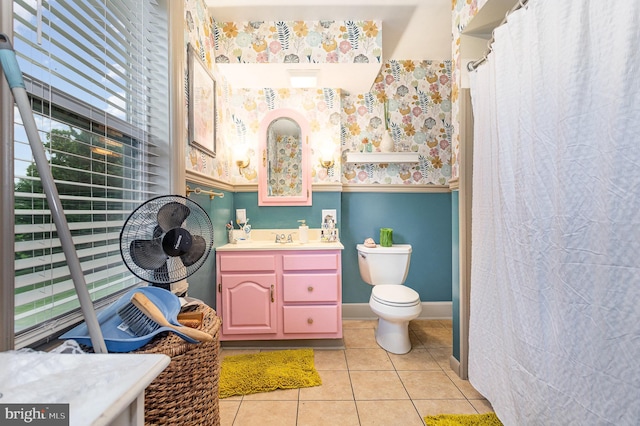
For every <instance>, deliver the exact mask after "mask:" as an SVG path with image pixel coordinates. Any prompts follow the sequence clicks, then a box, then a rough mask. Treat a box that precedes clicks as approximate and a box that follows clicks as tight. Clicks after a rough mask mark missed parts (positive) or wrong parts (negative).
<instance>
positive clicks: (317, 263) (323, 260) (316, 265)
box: [282, 253, 340, 271]
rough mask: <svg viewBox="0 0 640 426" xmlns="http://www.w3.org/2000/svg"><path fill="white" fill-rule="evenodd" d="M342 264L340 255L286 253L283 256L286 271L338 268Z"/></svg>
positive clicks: (283, 265)
mask: <svg viewBox="0 0 640 426" xmlns="http://www.w3.org/2000/svg"><path fill="white" fill-rule="evenodd" d="M339 266H340V255H339V254H337V253H327V254H317V253H314V254H285V255H283V256H282V267H283V268H284V270H285V271H309V270H334V271H335V270H337V269H338V267H339Z"/></svg>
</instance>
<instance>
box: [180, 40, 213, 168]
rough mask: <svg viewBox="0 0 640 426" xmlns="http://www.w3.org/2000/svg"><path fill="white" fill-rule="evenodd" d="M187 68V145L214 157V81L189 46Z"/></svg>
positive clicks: (198, 56)
mask: <svg viewBox="0 0 640 426" xmlns="http://www.w3.org/2000/svg"><path fill="white" fill-rule="evenodd" d="M187 56H188V63H189V64H188V67H189V71H188V73H189V143H190V144H192V145H194V146H195V147H196V148H198V149H200V150H202V151H204V152H206V153H207V154H209V155H211V156H213V157H215V156H216V80H215V79H214V78H213V75H211V73H210V72H209V70H208V69H207V67H206V66H205V64H204V62H203V61H202V59H200V55H198V53H197V52H196V50H195V49H194V48H193V46H192V45H191V44H189V45H188V46H187Z"/></svg>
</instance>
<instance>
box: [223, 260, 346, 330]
mask: <svg viewBox="0 0 640 426" xmlns="http://www.w3.org/2000/svg"><path fill="white" fill-rule="evenodd" d="M216 270H217V271H216V272H217V275H216V276H217V287H218V289H217V290H218V295H217V298H216V299H217V302H216V308H217V312H218V315H220V317H221V318H222V330H221V335H220V339H221V340H223V341H225V340H285V339H339V338H342V274H341V251H340V250H297V249H291V250H246V251H243V250H234V251H218V252H217V253H216Z"/></svg>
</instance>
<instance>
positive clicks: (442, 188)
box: [342, 184, 450, 193]
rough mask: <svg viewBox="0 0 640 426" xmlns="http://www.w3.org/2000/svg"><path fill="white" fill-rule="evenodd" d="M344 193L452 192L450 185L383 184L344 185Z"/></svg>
mask: <svg viewBox="0 0 640 426" xmlns="http://www.w3.org/2000/svg"><path fill="white" fill-rule="evenodd" d="M342 192H408V193H437V192H450V190H449V186H448V185H403V184H392V185H381V184H363V185H354V184H343V185H342Z"/></svg>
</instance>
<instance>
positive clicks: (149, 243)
mask: <svg viewBox="0 0 640 426" xmlns="http://www.w3.org/2000/svg"><path fill="white" fill-rule="evenodd" d="M212 245H213V225H212V224H211V219H209V216H208V215H207V213H206V212H205V211H204V209H203V208H202V207H200V205H199V204H198V203H196V202H195V201H192V200H191V199H189V198H186V197H183V196H180V195H161V196H159V197H156V198H152V199H150V200H148V201H146V202H145V203H143V204H142V205H140V206H139V207H138V208H137V209H135V210H134V211H133V212H132V213H131V214H130V215H129V217H128V218H127V220H126V221H125V223H124V226H123V228H122V231H121V232H120V253H121V254H122V259H123V260H124V264H125V265H127V268H129V270H130V271H131V272H132V273H133V274H134V275H135V276H137V277H138V278H140V279H141V280H143V281H146V282H148V283H149V284H151V285H155V286H157V287H162V288H165V289H169V286H170V284H171V283H175V282H177V281H180V280H183V279H185V278H187V277H188V276H190V275H191V274H193V273H194V272H196V271H197V270H198V268H200V266H202V264H203V263H204V262H205V261H206V260H207V256H209V252H210V251H211V246H212Z"/></svg>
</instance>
